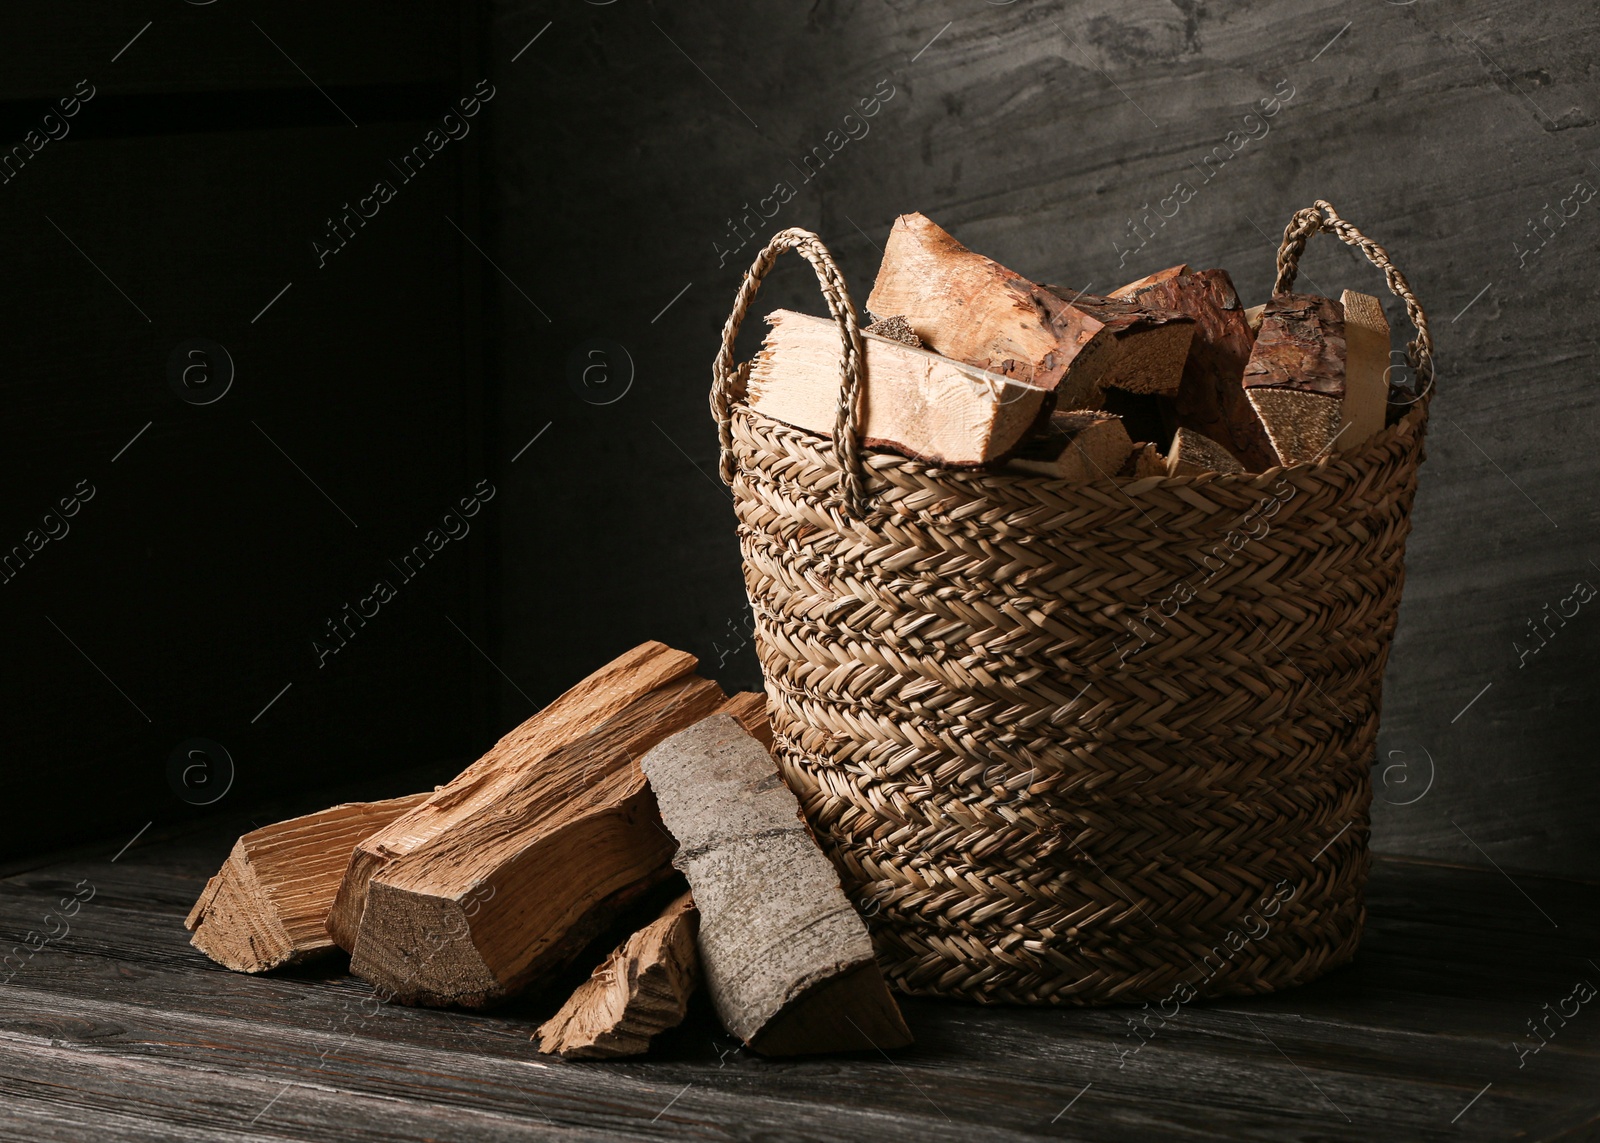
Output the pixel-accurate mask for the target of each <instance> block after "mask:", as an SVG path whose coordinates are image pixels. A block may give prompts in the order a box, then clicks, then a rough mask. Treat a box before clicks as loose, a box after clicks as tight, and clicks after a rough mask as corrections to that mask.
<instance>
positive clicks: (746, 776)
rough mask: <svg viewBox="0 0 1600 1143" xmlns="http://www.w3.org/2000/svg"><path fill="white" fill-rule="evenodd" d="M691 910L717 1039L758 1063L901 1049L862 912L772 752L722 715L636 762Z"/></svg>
mask: <svg viewBox="0 0 1600 1143" xmlns="http://www.w3.org/2000/svg"><path fill="white" fill-rule="evenodd" d="M642 765H643V767H644V772H645V773H646V774H647V775H649V778H650V784H651V786H652V787H653V788H654V790H655V792H656V797H657V799H658V800H659V802H660V805H661V816H662V818H663V819H665V821H666V823H667V828H668V829H670V830H671V831H672V833H673V835H674V836H675V837H676V838H677V839H678V842H679V848H678V852H677V855H676V856H675V857H674V858H673V864H674V865H675V866H677V868H679V869H680V870H682V871H683V873H684V875H685V876H687V877H688V879H689V886H690V888H691V889H692V890H693V891H694V899H695V904H696V905H697V906H698V908H699V909H700V961H701V964H702V966H703V968H704V970H705V976H706V987H707V990H708V991H709V992H710V994H711V1000H712V1003H713V1004H714V1005H715V1007H716V1010H717V1014H718V1015H719V1016H720V1017H721V1018H722V1022H723V1024H724V1025H725V1026H726V1027H727V1029H728V1031H730V1032H732V1033H733V1034H734V1035H735V1036H738V1037H739V1038H740V1039H741V1040H743V1041H744V1042H745V1043H746V1044H748V1045H749V1046H750V1047H751V1048H752V1049H754V1050H755V1051H758V1052H761V1053H763V1054H765V1055H802V1054H808V1053H814V1052H841V1051H856V1050H862V1049H872V1048H893V1047H899V1046H902V1045H904V1044H908V1043H910V1042H911V1033H910V1032H909V1030H907V1028H906V1025H905V1021H904V1020H903V1019H902V1018H901V1015H900V1010H899V1008H898V1007H896V1005H895V1002H894V998H893V997H892V996H890V994H889V988H888V985H887V984H885V983H884V979H883V973H882V972H881V971H880V970H879V968H878V963H877V961H876V960H874V959H873V953H872V941H871V939H870V938H869V937H868V936H867V927H866V925H865V924H864V923H863V922H862V920H861V916H860V914H858V913H857V912H856V911H855V908H854V907H853V906H852V905H851V904H850V901H849V899H848V898H847V897H845V895H844V891H843V890H842V889H841V888H840V886H839V875H838V872H837V871H836V870H835V869H834V868H833V866H832V865H831V864H830V863H829V862H828V859H827V857H825V856H824V855H823V853H822V851H821V850H820V849H819V848H818V847H817V843H816V841H815V840H814V839H813V838H812V836H811V832H810V830H808V829H807V828H806V825H805V822H804V821H803V820H802V819H801V817H800V803H799V801H798V800H797V799H796V798H795V796H794V794H792V793H791V792H790V791H789V789H788V787H787V786H785V785H784V784H783V779H782V778H781V777H780V776H779V774H778V771H777V767H776V766H775V765H774V764H773V761H772V757H771V755H769V754H768V753H767V752H766V750H764V749H763V748H762V746H761V744H760V743H759V742H757V741H756V740H755V739H753V738H751V737H750V736H749V735H748V734H746V733H745V732H744V731H743V730H742V729H741V728H740V726H739V724H738V723H737V722H736V721H735V720H734V719H732V718H731V717H729V716H727V715H720V714H719V715H715V716H713V717H711V718H708V719H705V720H704V721H702V722H699V723H697V724H695V725H694V726H692V727H690V728H689V729H688V730H684V731H681V732H680V733H678V734H675V735H673V736H672V737H671V738H669V739H667V740H666V741H665V742H662V743H661V744H660V745H659V746H657V747H655V749H653V750H651V751H650V752H649V753H648V754H646V755H645V756H644V760H643V763H642Z"/></svg>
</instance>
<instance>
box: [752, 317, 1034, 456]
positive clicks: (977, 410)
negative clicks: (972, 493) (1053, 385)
mask: <svg viewBox="0 0 1600 1143" xmlns="http://www.w3.org/2000/svg"><path fill="white" fill-rule="evenodd" d="M767 321H768V323H769V324H770V325H771V327H772V329H771V331H770V332H769V333H768V334H767V339H766V342H765V344H764V345H763V347H762V349H761V352H760V353H758V354H757V355H756V357H755V358H754V360H753V361H752V362H751V365H750V373H749V376H748V378H747V380H746V383H745V385H746V391H747V394H748V400H749V403H750V407H751V408H753V409H755V410H756V411H757V412H759V413H762V414H764V415H766V416H769V417H772V418H773V419H774V420H779V421H782V422H783V423H784V424H787V425H793V426H794V427H795V428H799V429H806V430H808V431H810V432H814V433H820V434H821V435H823V436H827V437H831V436H832V435H833V431H834V427H835V425H836V423H837V419H838V415H839V412H838V409H839V385H840V375H839V358H840V344H839V332H838V329H837V327H836V326H835V325H834V324H833V322H831V321H827V320H824V319H823V318H817V317H811V316H809V315H807V314H799V313H795V312H793V311H792V310H777V311H775V312H774V313H772V314H771V315H770V316H769V317H768V318H767ZM861 340H862V344H863V345H864V347H865V349H866V376H865V384H864V386H863V390H864V391H863V393H862V396H861V406H860V408H861V419H860V427H861V437H862V443H863V444H865V445H867V446H868V447H871V448H888V449H893V450H894V451H896V452H900V453H904V454H905V455H907V456H914V457H918V458H920V459H923V460H927V461H929V462H932V463H935V464H945V465H951V466H956V467H977V466H980V465H985V464H991V463H993V462H995V461H997V460H999V459H1001V458H1002V457H1004V456H1005V454H1006V453H1008V452H1010V451H1011V450H1012V449H1013V448H1015V447H1016V446H1017V444H1018V442H1020V441H1021V440H1022V437H1023V435H1024V434H1025V433H1026V432H1027V431H1028V429H1029V428H1030V427H1031V426H1032V425H1033V423H1034V421H1035V420H1037V419H1038V416H1039V409H1040V406H1041V405H1042V404H1043V402H1044V399H1045V394H1044V392H1043V391H1042V390H1040V389H1036V388H1034V387H1033V386H1031V385H1024V384H1022V383H1020V382H1018V381H1014V380H1012V379H1010V378H1007V377H1002V376H999V375H997V374H992V373H985V372H984V371H983V370H981V369H975V368H973V367H972V366H970V365H966V364H963V363H962V362H960V361H952V360H950V359H949V358H947V357H941V356H940V355H939V354H937V353H930V352H929V351H928V350H925V349H913V348H912V347H911V346H909V345H904V344H902V343H900V342H898V341H891V340H889V339H888V338H884V337H879V336H878V335H876V334H863V335H862V339H861Z"/></svg>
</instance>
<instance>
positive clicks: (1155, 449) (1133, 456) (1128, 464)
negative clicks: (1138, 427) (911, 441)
mask: <svg viewBox="0 0 1600 1143" xmlns="http://www.w3.org/2000/svg"><path fill="white" fill-rule="evenodd" d="M1117 475H1118V476H1121V477H1124V478H1129V477H1131V478H1132V479H1134V480H1143V479H1144V478H1145V477H1147V476H1166V475H1167V458H1166V455H1165V454H1164V453H1163V452H1162V451H1161V446H1160V445H1158V444H1156V443H1155V442H1154V441H1143V442H1141V443H1139V444H1137V445H1135V446H1134V449H1133V451H1132V452H1131V453H1129V454H1128V459H1127V460H1125V461H1123V462H1122V470H1121V471H1120V472H1118V473H1117Z"/></svg>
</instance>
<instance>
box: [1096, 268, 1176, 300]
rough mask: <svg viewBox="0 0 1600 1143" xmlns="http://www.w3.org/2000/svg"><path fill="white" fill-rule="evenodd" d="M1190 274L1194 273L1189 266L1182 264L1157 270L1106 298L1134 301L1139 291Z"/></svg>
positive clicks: (1113, 291)
mask: <svg viewBox="0 0 1600 1143" xmlns="http://www.w3.org/2000/svg"><path fill="white" fill-rule="evenodd" d="M1190 273H1193V271H1192V270H1190V269H1189V267H1188V266H1185V265H1182V264H1180V265H1177V266H1169V267H1167V268H1166V269H1165V270H1157V271H1156V272H1155V273H1154V274H1146V275H1145V276H1144V277H1142V278H1140V279H1139V280H1138V281H1136V282H1129V283H1128V284H1127V285H1126V286H1123V287H1122V288H1121V289H1117V290H1112V291H1111V293H1110V294H1108V295H1106V296H1107V297H1112V298H1126V299H1127V300H1128V301H1132V300H1133V299H1134V298H1135V297H1137V296H1138V294H1139V291H1140V290H1143V289H1145V288H1146V287H1149V286H1155V285H1159V284H1160V283H1162V282H1170V281H1172V279H1174V278H1181V277H1183V276H1184V275H1185V274H1190Z"/></svg>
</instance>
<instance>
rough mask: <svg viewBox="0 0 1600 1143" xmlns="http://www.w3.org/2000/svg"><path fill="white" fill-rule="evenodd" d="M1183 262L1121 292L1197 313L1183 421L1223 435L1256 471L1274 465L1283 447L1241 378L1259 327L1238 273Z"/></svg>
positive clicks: (1180, 406)
mask: <svg viewBox="0 0 1600 1143" xmlns="http://www.w3.org/2000/svg"><path fill="white" fill-rule="evenodd" d="M1182 269H1183V267H1178V266H1174V267H1173V268H1172V269H1171V270H1163V271H1162V272H1161V273H1160V274H1152V275H1151V276H1150V277H1149V278H1142V279H1140V281H1138V282H1130V283H1129V284H1128V285H1126V286H1124V287H1122V289H1120V290H1118V291H1117V294H1118V295H1123V294H1126V295H1127V296H1128V297H1130V298H1132V299H1133V300H1134V301H1136V302H1138V303H1140V304H1142V305H1146V306H1160V307H1163V308H1165V309H1170V310H1176V311H1177V312H1179V313H1184V314H1188V315H1189V316H1190V317H1192V318H1193V319H1194V321H1195V333H1194V340H1193V341H1192V342H1191V344H1190V346H1189V356H1188V360H1187V361H1185V363H1184V366H1183V381H1182V383H1181V384H1180V385H1179V386H1178V392H1177V395H1176V397H1175V398H1174V401H1173V404H1174V409H1173V412H1174V417H1175V420H1176V423H1177V425H1178V426H1179V427H1182V428H1187V429H1193V430H1195V431H1196V432H1198V433H1200V434H1202V435H1204V436H1206V437H1209V438H1210V439H1211V440H1213V441H1216V442H1217V443H1218V444H1220V445H1222V446H1223V447H1224V448H1226V449H1227V450H1228V451H1229V452H1231V453H1232V454H1233V455H1234V457H1235V458H1236V459H1237V460H1238V461H1239V462H1240V464H1242V465H1243V466H1244V468H1245V469H1246V470H1248V471H1250V472H1260V471H1263V470H1264V469H1268V468H1271V467H1272V466H1273V465H1275V464H1277V463H1278V455H1277V453H1276V452H1275V451H1274V449H1273V447H1272V442H1271V440H1270V439H1269V437H1268V436H1267V432H1266V429H1265V427H1264V426H1263V425H1262V424H1261V419H1260V417H1259V416H1258V415H1257V413H1256V411H1255V408H1254V406H1252V405H1251V403H1250V401H1249V399H1248V398H1247V397H1246V396H1245V394H1244V392H1243V390H1242V388H1241V386H1240V378H1241V377H1243V376H1244V370H1245V366H1246V364H1248V362H1249V360H1250V351H1251V346H1252V344H1253V342H1254V340H1255V334H1254V332H1253V331H1252V330H1251V328H1250V323H1249V319H1248V317H1247V316H1246V311H1245V310H1244V309H1243V308H1242V307H1241V305H1240V303H1239V295H1238V292H1237V291H1235V290H1234V288H1233V280H1232V279H1231V278H1229V277H1228V272H1227V271H1226V270H1200V271H1198V272H1197V271H1188V272H1186V273H1174V272H1173V271H1176V270H1182Z"/></svg>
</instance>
